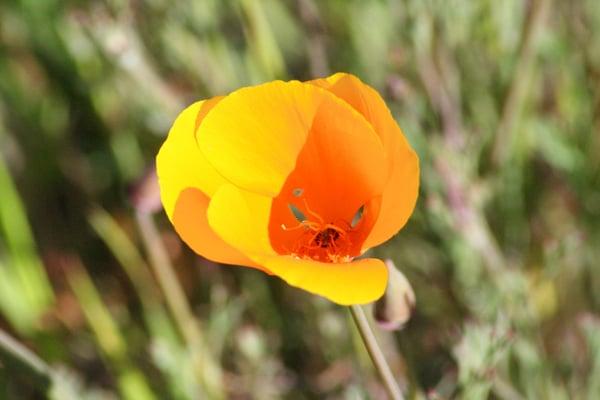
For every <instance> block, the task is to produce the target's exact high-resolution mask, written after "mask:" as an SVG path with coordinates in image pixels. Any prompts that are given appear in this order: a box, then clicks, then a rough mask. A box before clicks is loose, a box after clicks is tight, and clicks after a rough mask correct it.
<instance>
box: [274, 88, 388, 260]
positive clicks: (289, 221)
mask: <svg viewBox="0 0 600 400" xmlns="http://www.w3.org/2000/svg"><path fill="white" fill-rule="evenodd" d="M387 180H388V168H387V162H386V159H385V154H384V148H383V146H382V144H381V140H380V139H379V137H378V136H377V134H376V133H375V132H374V131H373V128H372V127H371V125H370V124H369V123H368V122H367V121H366V120H365V119H364V118H363V117H362V116H361V115H360V114H359V113H357V112H356V111H354V110H353V109H352V108H351V107H349V106H348V105H347V104H346V103H344V102H342V101H340V100H339V99H336V98H334V97H331V98H326V99H324V100H323V102H322V103H321V106H320V107H319V109H318V111H317V113H316V114H315V117H314V119H313V123H312V126H311V129H310V133H309V135H308V137H307V140H306V143H305V144H304V146H303V148H302V150H301V151H300V153H299V155H298V159H297V162H296V167H295V169H294V170H293V171H292V172H291V173H290V175H289V177H288V178H287V179H286V181H285V184H284V186H283V188H282V190H281V192H280V193H279V195H278V196H277V197H276V198H275V199H274V200H273V206H272V209H271V223H270V227H269V229H270V237H271V243H272V244H273V246H274V247H275V249H276V250H277V251H278V252H279V253H280V254H285V253H287V254H289V253H290V249H291V250H292V252H293V251H294V247H297V246H295V243H297V242H298V239H299V236H302V235H305V234H306V232H305V231H304V230H302V229H300V230H298V229H291V230H290V229H288V228H291V227H294V226H297V225H298V223H299V222H298V221H297V220H296V219H295V218H294V216H293V214H292V213H291V212H290V208H289V207H290V205H293V206H294V207H295V208H296V209H298V210H301V211H302V212H303V213H304V215H305V216H306V217H307V219H308V220H311V221H315V222H320V223H323V224H325V223H331V224H335V225H336V226H338V227H340V228H342V229H344V230H347V231H348V232H349V236H350V237H348V239H349V240H348V241H346V244H347V245H348V246H346V247H348V248H346V249H344V250H343V251H344V252H347V254H346V255H348V254H349V255H352V256H357V255H359V254H360V253H361V248H362V247H361V246H362V244H363V242H364V240H365V238H366V237H367V235H368V234H369V232H370V230H371V228H372V226H373V224H374V223H375V220H376V217H377V215H378V214H377V212H378V208H372V207H370V204H371V200H372V199H374V198H376V197H379V196H380V195H381V193H382V192H383V189H384V187H385V184H386V182H387ZM361 207H363V208H364V210H365V211H366V212H365V213H364V215H365V218H363V219H362V220H361V221H362V223H361V225H360V226H358V227H357V229H351V228H352V221H353V218H354V217H355V215H356V213H357V211H358V210H359V209H360V208H361ZM366 217H369V218H366ZM371 217H372V218H371ZM282 224H283V226H282ZM286 248H287V249H288V251H285V249H286Z"/></svg>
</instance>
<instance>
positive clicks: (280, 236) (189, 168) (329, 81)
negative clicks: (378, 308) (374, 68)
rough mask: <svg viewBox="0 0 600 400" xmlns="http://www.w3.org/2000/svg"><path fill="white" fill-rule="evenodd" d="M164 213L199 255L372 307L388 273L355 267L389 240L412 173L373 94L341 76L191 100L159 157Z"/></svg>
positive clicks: (373, 264) (403, 211) (402, 212)
mask: <svg viewBox="0 0 600 400" xmlns="http://www.w3.org/2000/svg"><path fill="white" fill-rule="evenodd" d="M157 172H158V177H159V184H160V192H161V199H162V203H163V206H164V208H165V210H166V212H167V215H168V217H169V219H170V220H171V222H172V223H173V225H174V226H175V229H176V231H177V232H178V233H179V235H180V236H181V238H182V239H183V240H184V241H185V242H186V243H187V244H188V245H189V246H190V247H191V248H192V249H193V250H194V251H195V252H196V253H198V254H200V255H202V256H204V257H206V258H208V259H210V260H213V261H216V262H219V263H224V264H233V265H242V266H248V267H254V268H258V269H261V270H263V271H265V272H267V273H269V274H273V275H277V276H279V277H281V278H282V279H284V280H285V281H286V282H288V283H289V284H290V285H292V286H296V287H298V288H301V289H304V290H307V291H309V292H312V293H315V294H318V295H321V296H324V297H326V298H328V299H330V300H331V301H334V302H336V303H339V304H344V305H348V304H362V303H368V302H371V301H373V300H376V299H377V298H379V297H380V296H381V295H382V294H383V292H384V290H385V287H386V283H387V268H386V266H385V265H384V263H383V262H382V261H381V260H378V259H374V258H363V259H356V260H355V257H357V256H360V255H361V254H363V253H364V252H365V251H366V250H367V249H369V248H371V247H373V246H377V245H379V244H381V243H383V242H385V241H386V240H388V239H389V238H391V237H392V236H393V235H394V234H396V233H397V232H398V231H399V230H400V229H401V228H402V227H403V226H404V224H405V223H406V221H407V220H408V218H409V217H410V215H411V213H412V211H413V208H414V205H415V202H416V199H417V194H418V186H419V162H418V158H417V155H416V154H415V152H414V151H413V149H412V148H411V147H410V145H409V144H408V142H407V141H406V139H405V137H404V135H403V134H402V131H401V130H400V128H399V127H398V125H397V124H396V122H395V121H394V119H393V118H392V116H391V114H390V112H389V110H388V108H387V107H386V105H385V103H384V101H383V100H382V98H381V97H380V96H379V94H378V93H377V92H376V91H375V90H374V89H372V88H371V87H369V86H367V85H365V84H364V83H362V82H361V81H360V80H359V79H358V78H356V77H354V76H352V75H349V74H343V73H338V74H335V75H332V76H330V77H328V78H326V79H318V80H314V81H309V82H298V81H290V82H282V81H274V82H269V83H265V84H262V85H258V86H252V87H246V88H242V89H239V90H237V91H235V92H233V93H231V94H229V95H227V96H224V97H214V98H212V99H210V100H204V101H199V102H197V103H194V104H192V105H191V106H189V107H188V108H186V109H185V110H184V111H183V112H182V113H181V114H180V115H179V116H178V117H177V119H176V121H175V123H174V125H173V127H172V128H171V130H170V132H169V135H168V137H167V139H166V141H165V143H164V144H163V146H162V147H161V149H160V152H159V154H158V157H157Z"/></svg>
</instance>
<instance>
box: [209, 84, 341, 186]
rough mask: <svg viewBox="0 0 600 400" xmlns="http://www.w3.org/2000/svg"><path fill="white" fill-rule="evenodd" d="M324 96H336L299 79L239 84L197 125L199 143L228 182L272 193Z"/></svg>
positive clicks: (281, 181)
mask: <svg viewBox="0 0 600 400" xmlns="http://www.w3.org/2000/svg"><path fill="white" fill-rule="evenodd" d="M325 99H329V101H338V102H339V99H337V98H335V96H333V95H332V94H331V93H329V92H327V91H326V90H323V89H321V88H318V87H317V86H315V85H309V84H304V83H300V82H297V81H291V82H281V81H275V82H269V83H265V84H263V85H259V86H254V87H248V88H243V89H240V90H238V91H236V92H234V93H232V94H230V95H229V96H227V97H226V98H225V99H224V100H222V101H221V103H219V105H218V106H217V107H216V108H215V109H214V110H213V112H211V113H210V114H209V115H208V116H207V117H206V119H205V120H204V122H203V123H202V125H201V127H200V131H199V143H200V147H201V148H202V151H203V152H204V154H205V155H206V156H207V158H208V159H209V161H210V162H211V164H212V165H214V166H215V168H216V169H217V170H218V171H219V172H220V173H221V174H222V175H223V176H224V177H225V178H227V179H228V180H229V181H230V182H232V183H233V184H235V185H236V186H238V187H241V188H243V189H245V190H249V191H252V192H256V193H260V194H263V195H265V196H270V197H275V196H276V195H277V194H278V193H279V192H280V190H281V187H282V186H283V184H284V182H285V180H286V179H287V177H288V175H289V174H290V172H291V171H292V170H293V169H294V167H295V165H296V159H297V157H298V153H299V152H300V150H301V149H302V147H303V146H304V143H305V141H306V137H307V135H308V133H309V131H310V129H311V126H312V123H313V118H314V116H315V114H316V113H317V110H318V109H319V107H320V105H321V103H322V102H323V101H324V100H325ZM331 99H333V100H331ZM341 104H344V106H345V103H343V102H341Z"/></svg>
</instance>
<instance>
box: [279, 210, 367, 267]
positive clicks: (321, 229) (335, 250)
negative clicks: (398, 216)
mask: <svg viewBox="0 0 600 400" xmlns="http://www.w3.org/2000/svg"><path fill="white" fill-rule="evenodd" d="M303 200H304V209H305V210H306V213H307V214H308V215H309V217H310V219H309V218H307V217H305V216H304V214H303V213H302V212H301V211H300V210H298V208H296V207H295V206H294V205H293V204H289V208H290V210H291V211H292V213H293V214H294V217H295V218H296V220H298V225H296V226H294V227H287V226H285V225H284V224H282V225H281V228H282V229H283V230H284V231H286V232H290V231H295V230H301V231H302V233H301V234H300V235H299V236H298V237H297V239H296V240H295V243H294V245H293V248H292V249H290V252H291V255H293V256H295V257H299V258H304V259H312V260H316V261H321V262H332V263H340V262H349V261H351V260H352V258H353V256H352V255H351V254H350V253H351V252H352V242H351V241H350V236H349V232H350V231H352V230H353V229H354V227H355V226H356V224H357V223H358V222H355V219H357V217H356V216H355V218H354V219H353V221H352V223H351V224H349V223H347V222H345V221H339V222H336V223H333V222H325V220H324V219H323V218H322V217H321V216H320V215H319V214H317V213H316V212H314V211H312V210H311V209H310V207H309V206H308V203H307V201H306V199H303ZM359 213H360V214H359ZM357 215H359V216H358V219H360V217H361V215H362V207H361V210H359V212H357Z"/></svg>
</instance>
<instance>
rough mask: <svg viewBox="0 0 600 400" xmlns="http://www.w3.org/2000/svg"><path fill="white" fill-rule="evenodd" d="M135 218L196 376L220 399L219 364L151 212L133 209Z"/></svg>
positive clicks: (210, 394) (214, 397)
mask: <svg viewBox="0 0 600 400" xmlns="http://www.w3.org/2000/svg"><path fill="white" fill-rule="evenodd" d="M136 220H137V224H138V227H139V230H140V233H141V235H142V240H143V241H144V244H145V245H146V250H147V252H148V257H149V259H150V265H151V266H152V268H153V269H154V273H155V274H156V278H157V280H158V283H159V285H160V287H161V288H162V290H163V292H164V295H165V298H166V300H167V305H168V306H169V308H170V309H171V312H172V314H173V317H174V319H175V321H176V323H177V325H178V326H179V328H180V330H181V334H182V335H183V338H184V340H185V341H186V342H187V344H188V346H189V348H190V350H191V351H192V357H193V360H194V365H195V367H196V372H197V374H198V377H199V378H200V380H201V382H203V383H204V386H205V388H206V390H207V392H208V395H209V398H211V399H222V398H224V397H225V395H224V390H223V384H222V376H221V375H222V374H221V370H220V366H219V365H218V363H217V361H216V360H215V359H214V358H213V355H212V354H211V353H210V351H209V346H208V345H207V343H206V339H205V338H204V335H203V334H202V331H201V330H200V327H199V326H198V322H197V320H196V318H195V316H194V314H193V312H192V310H191V308H190V305H189V303H188V301H187V299H186V296H185V293H184V290H183V288H182V287H181V284H180V283H179V280H178V278H177V276H176V275H175V272H174V271H175V269H174V267H173V265H172V263H171V261H170V260H169V256H168V254H167V250H166V249H165V246H164V244H163V242H162V239H161V238H160V234H159V232H158V229H157V228H156V225H155V224H154V221H153V219H152V215H151V214H147V213H144V212H141V211H137V212H136Z"/></svg>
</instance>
